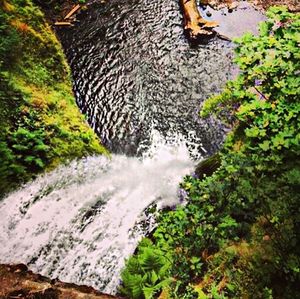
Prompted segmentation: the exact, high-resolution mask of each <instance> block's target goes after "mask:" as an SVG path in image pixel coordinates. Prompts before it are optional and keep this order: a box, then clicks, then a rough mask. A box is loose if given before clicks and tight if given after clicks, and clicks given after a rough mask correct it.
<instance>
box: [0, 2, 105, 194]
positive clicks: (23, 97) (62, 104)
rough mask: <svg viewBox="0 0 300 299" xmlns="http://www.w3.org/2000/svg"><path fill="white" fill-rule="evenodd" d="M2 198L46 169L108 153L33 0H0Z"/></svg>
mask: <svg viewBox="0 0 300 299" xmlns="http://www.w3.org/2000/svg"><path fill="white" fill-rule="evenodd" d="M0 35H1V39H0V126H1V131H0V197H1V195H3V194H4V193H5V192H7V191H8V190H11V189H12V188H14V187H16V186H17V185H19V184H20V183H22V182H25V181H27V180H29V179H31V178H32V177H34V176H35V175H36V174H37V173H39V172H41V171H43V170H49V169H52V168H54V167H55V166H57V165H58V164H60V163H63V162H66V161H68V160H71V159H74V158H77V157H82V156H84V155H88V154H93V153H105V152H106V151H105V149H104V148H103V147H102V146H101V145H100V143H99V140H98V139H97V137H96V136H95V134H94V133H93V131H92V130H91V129H90V128H89V127H88V125H87V124H86V122H85V120H84V118H83V116H82V115H81V114H80V112H79V110H78V108H77V106H76V103H75V101H74V97H73V95H72V90H71V80H70V71H69V68H68V65H67V64H66V61H65V57H64V55H63V51H62V49H61V46H60V43H59V42H58V40H57V39H56V36H55V34H54V33H53V32H52V31H51V28H50V27H49V25H47V23H46V22H45V19H44V15H43V13H42V12H41V11H40V9H39V8H38V7H37V6H36V5H34V4H33V3H32V1H31V0H0Z"/></svg>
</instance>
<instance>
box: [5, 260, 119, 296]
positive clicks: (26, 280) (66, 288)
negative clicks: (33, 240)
mask: <svg viewBox="0 0 300 299" xmlns="http://www.w3.org/2000/svg"><path fill="white" fill-rule="evenodd" d="M0 286H1V288H0V298H2V299H6V298H7V299H9V298H22V299H26V298H28V299H66V298H68V299H77V298H86V299H112V298H120V297H115V296H111V295H106V294H103V293H101V292H99V291H96V290H95V289H93V288H92V287H88V286H78V285H76V284H73V283H65V282H61V281H59V280H57V279H52V280H51V279H49V278H47V277H45V276H42V275H40V274H35V273H33V272H32V271H30V270H28V268H27V266H26V265H24V264H17V265H3V264H2V265H1V264H0Z"/></svg>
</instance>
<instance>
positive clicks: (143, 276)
mask: <svg viewBox="0 0 300 299" xmlns="http://www.w3.org/2000/svg"><path fill="white" fill-rule="evenodd" d="M170 266H171V264H170V260H169V259H168V257H167V256H166V255H165V253H164V252H163V251H161V250H159V249H157V248H154V247H153V244H152V242H151V241H150V240H149V239H143V240H142V241H141V242H140V244H139V247H138V254H137V256H132V257H130V258H129V260H128V261H127V262H126V269H125V270H124V271H123V272H122V275H121V277H122V281H123V287H122V288H121V292H122V293H123V294H124V295H126V296H128V297H129V298H132V299H142V298H146V299H151V298H154V296H155V294H157V293H158V292H159V291H161V289H162V288H163V287H166V286H168V285H169V284H170V283H171V279H170V278H169V268H170Z"/></svg>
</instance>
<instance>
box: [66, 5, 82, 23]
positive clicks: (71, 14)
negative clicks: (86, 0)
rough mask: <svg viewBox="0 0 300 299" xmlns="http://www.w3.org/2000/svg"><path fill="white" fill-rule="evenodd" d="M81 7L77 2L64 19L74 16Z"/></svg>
mask: <svg viewBox="0 0 300 299" xmlns="http://www.w3.org/2000/svg"><path fill="white" fill-rule="evenodd" d="M79 8H80V5H79V4H77V5H76V6H74V7H73V8H72V9H71V11H70V12H69V13H68V14H67V15H66V16H65V17H64V19H65V20H66V19H69V18H70V17H72V16H73V14H74V13H75V12H76V11H77V10H78V9H79Z"/></svg>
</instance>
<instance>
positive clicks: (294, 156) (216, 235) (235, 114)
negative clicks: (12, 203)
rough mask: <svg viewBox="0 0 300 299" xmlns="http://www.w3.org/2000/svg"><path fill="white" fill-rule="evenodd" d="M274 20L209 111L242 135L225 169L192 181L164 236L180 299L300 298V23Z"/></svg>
mask: <svg viewBox="0 0 300 299" xmlns="http://www.w3.org/2000/svg"><path fill="white" fill-rule="evenodd" d="M268 17H269V20H268V21H267V22H265V23H263V24H262V25H261V26H260V34H259V36H253V35H251V34H246V35H245V36H243V37H242V38H240V39H239V40H237V41H236V43H237V48H236V59H235V61H236V63H237V64H238V66H239V68H240V70H241V73H240V75H239V76H238V78H237V79H236V80H234V81H231V82H229V83H228V84H227V86H226V88H225V90H224V92H223V93H221V94H220V95H217V96H214V97H212V98H211V99H208V100H207V101H206V102H205V103H204V105H203V107H202V111H201V116H206V115H208V114H209V113H211V112H213V113H214V114H216V115H220V116H221V117H223V118H224V115H226V117H227V118H226V119H224V120H225V121H226V122H227V124H228V125H230V126H231V127H232V132H231V133H230V134H229V135H228V136H227V139H226V141H225V144H224V146H223V149H222V150H221V152H220V154H219V159H220V165H217V166H218V169H217V170H216V171H215V172H214V173H213V174H211V173H209V174H208V175H202V176H201V177H200V178H199V179H197V178H194V177H190V176H188V177H186V178H185V180H184V182H183V183H182V186H181V187H182V188H184V189H185V190H186V192H187V193H188V197H189V200H188V204H187V205H186V206H184V207H178V208H177V209H176V210H175V211H170V212H164V213H163V214H162V215H161V217H160V219H159V226H158V227H157V229H156V231H155V233H154V247H155V248H158V249H160V250H163V251H164V252H168V254H169V255H170V256H171V260H172V267H171V269H170V273H171V276H172V277H173V278H174V279H175V280H176V286H175V287H173V289H172V292H171V294H170V298H197V297H198V298H299V292H298V286H299V285H300V270H299V269H300V255H299V246H300V197H299V191H300V184H299V183H300V160H299V156H300V145H299V144H300V143H299V138H300V134H299V132H300V122H299V119H300V104H299V91H300V76H299V74H300V73H299V72H300V60H299V58H300V56H299V32H300V31H299V29H300V17H299V14H291V13H289V12H287V10H286V9H285V8H284V7H277V8H272V9H270V11H269V12H268ZM224 112H225V113H224ZM191 289H192V290H191ZM195 292H196V295H195Z"/></svg>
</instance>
